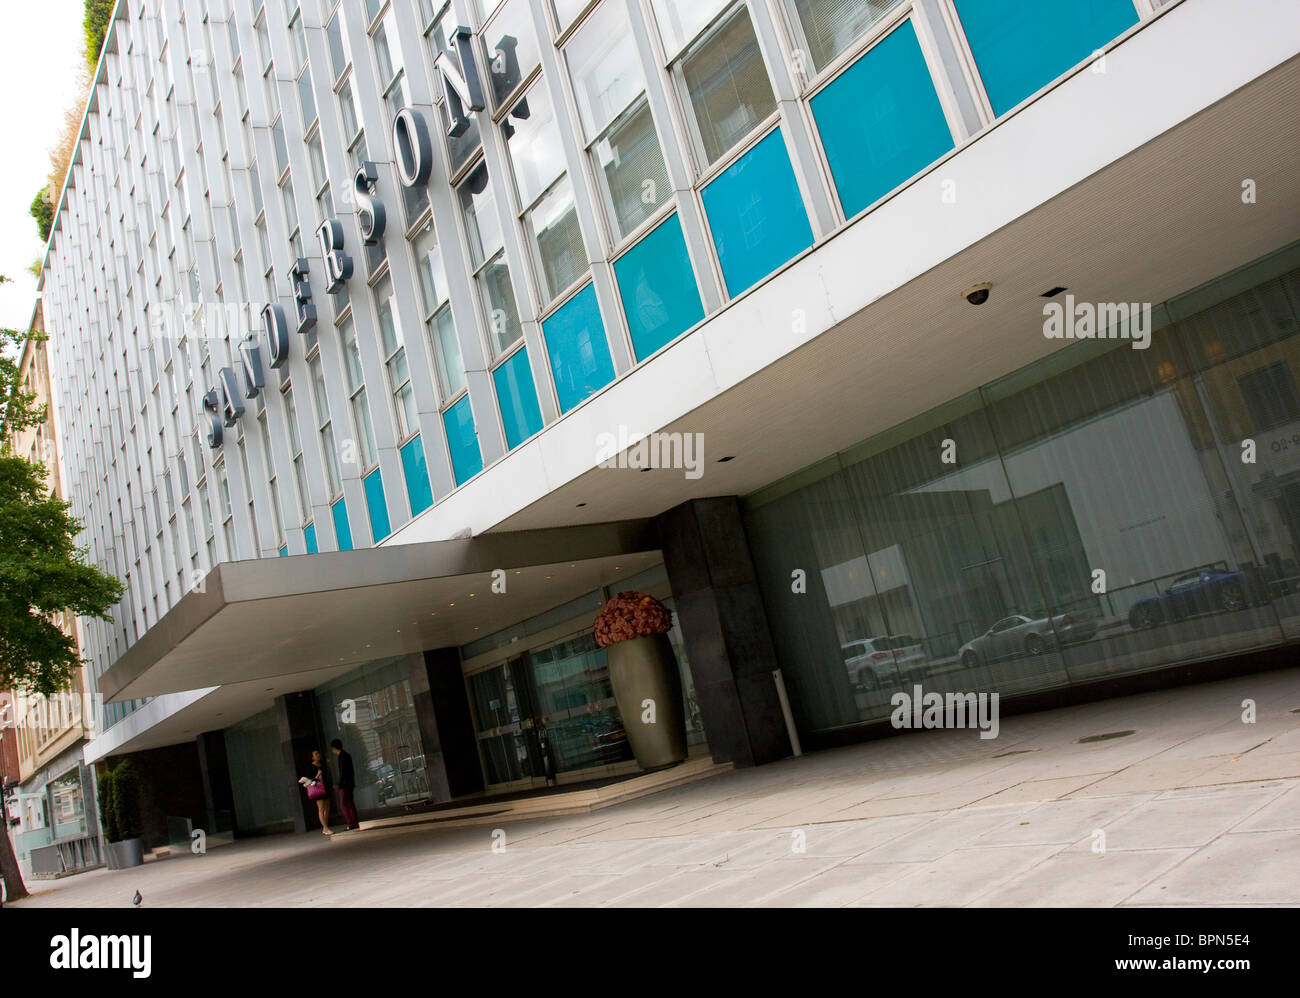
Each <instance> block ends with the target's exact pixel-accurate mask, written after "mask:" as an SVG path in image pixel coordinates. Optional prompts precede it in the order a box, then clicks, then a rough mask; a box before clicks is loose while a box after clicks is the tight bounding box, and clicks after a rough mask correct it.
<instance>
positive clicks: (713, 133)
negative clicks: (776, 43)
mask: <svg viewBox="0 0 1300 998" xmlns="http://www.w3.org/2000/svg"><path fill="white" fill-rule="evenodd" d="M677 75H678V79H679V80H680V83H681V86H682V88H683V89H684V91H685V93H686V97H687V100H686V105H687V108H688V110H689V112H690V114H689V117H690V120H691V123H692V125H693V128H694V135H695V140H696V142H697V144H698V150H699V152H701V153H702V155H703V160H702V161H703V162H704V163H706V164H710V165H711V164H713V163H715V162H717V161H718V160H719V159H720V158H721V157H722V156H723V154H724V153H726V152H727V151H728V150H729V149H731V148H732V147H733V146H735V145H736V144H737V143H739V142H740V141H741V140H742V139H743V138H745V136H747V135H748V134H749V133H750V132H752V131H753V130H754V129H755V128H756V127H757V126H758V125H759V124H761V123H762V122H763V121H764V120H765V119H766V118H767V117H768V116H769V115H770V114H771V113H772V112H773V111H775V110H776V98H775V96H774V95H773V93H772V84H771V83H770V82H769V80H768V78H767V69H766V67H765V66H764V65H763V56H762V53H761V52H760V51H759V48H758V39H757V38H756V37H755V36H754V26H753V24H751V23H750V20H749V12H748V11H747V10H746V9H745V7H744V5H741V6H738V7H737V8H736V10H735V11H734V12H733V13H731V14H730V15H728V16H727V17H726V19H724V20H723V21H722V22H721V23H720V24H719V25H718V26H717V27H716V28H714V29H713V30H712V31H710V32H709V33H708V35H706V36H705V37H703V38H701V39H700V40H699V41H698V42H696V43H695V45H694V46H692V47H691V49H690V50H689V51H688V52H687V53H686V55H685V56H684V57H683V58H682V61H681V64H680V66H679V67H678V70H677Z"/></svg>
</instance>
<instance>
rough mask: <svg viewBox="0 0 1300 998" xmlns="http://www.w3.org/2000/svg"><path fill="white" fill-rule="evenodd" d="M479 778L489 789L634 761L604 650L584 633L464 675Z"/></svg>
mask: <svg viewBox="0 0 1300 998" xmlns="http://www.w3.org/2000/svg"><path fill="white" fill-rule="evenodd" d="M468 685H469V696H470V702H471V703H472V704H473V708H474V718H475V725H476V727H477V731H478V741H479V749H480V754H481V756H482V759H483V775H484V781H485V782H486V783H487V785H488V786H489V787H490V788H492V789H494V790H500V789H507V788H510V789H513V788H521V789H527V788H529V787H533V786H545V785H546V783H547V771H548V767H549V769H550V775H551V776H552V777H567V778H569V779H572V778H575V777H580V776H587V775H590V776H598V775H602V774H606V773H609V772H610V768H609V767H612V766H618V765H625V764H627V763H629V762H630V761H631V760H632V758H633V756H632V750H631V748H630V747H629V745H628V742H627V735H626V733H625V732H624V730H623V719H622V717H621V716H620V714H619V711H618V707H617V706H616V705H615V703H614V691H613V689H612V687H611V686H610V683H609V669H608V667H607V666H606V664H605V652H604V650H603V649H601V648H599V647H597V645H596V641H595V638H594V637H593V636H592V635H591V634H590V633H587V634H581V635H579V636H577V637H574V638H570V639H568V640H566V641H561V642H559V643H557V644H553V645H549V646H547V647H545V648H540V649H536V650H534V651H531V652H527V653H525V654H523V655H520V656H519V657H517V658H512V659H510V660H509V661H508V662H504V663H502V664H501V665H497V666H493V667H492V668H490V669H487V670H485V671H483V672H478V673H475V674H474V675H472V676H469V677H468Z"/></svg>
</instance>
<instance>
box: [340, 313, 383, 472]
mask: <svg viewBox="0 0 1300 998" xmlns="http://www.w3.org/2000/svg"><path fill="white" fill-rule="evenodd" d="M339 342H340V343H341V344H342V347H343V371H344V374H345V375H346V377H347V389H348V398H349V399H350V400H351V406H352V424H353V426H355V427H356V432H357V440H356V445H357V448H356V453H357V460H358V462H359V463H360V466H361V469H362V470H363V471H367V470H369V469H370V468H373V467H374V466H375V465H376V464H377V463H378V461H379V456H378V455H379V452H378V448H376V446H375V427H374V424H373V423H372V422H371V421H370V404H369V402H368V401H367V399H366V379H365V376H364V374H363V372H362V369H361V351H360V349H359V348H358V346H357V334H356V330H355V329H354V328H353V326H352V318H351V316H349V317H348V318H347V319H344V320H343V322H342V323H340V324H339Z"/></svg>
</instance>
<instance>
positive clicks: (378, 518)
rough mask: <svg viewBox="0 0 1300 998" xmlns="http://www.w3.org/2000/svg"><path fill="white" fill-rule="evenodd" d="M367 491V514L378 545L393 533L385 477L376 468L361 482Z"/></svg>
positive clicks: (371, 533) (371, 532)
mask: <svg viewBox="0 0 1300 998" xmlns="http://www.w3.org/2000/svg"><path fill="white" fill-rule="evenodd" d="M361 484H362V485H363V486H365V490H366V512H367V513H368V514H369V515H370V536H371V537H373V538H374V539H375V543H376V544H378V543H379V542H380V541H382V540H383V539H384V538H385V537H387V536H388V535H389V534H391V533H392V532H393V528H392V526H391V525H390V524H389V522H388V502H387V500H385V499H384V476H383V475H381V474H380V473H379V469H378V468H376V469H375V470H374V471H372V472H371V473H370V474H368V475H367V476H366V477H365V478H364V479H363V480H362V482H361Z"/></svg>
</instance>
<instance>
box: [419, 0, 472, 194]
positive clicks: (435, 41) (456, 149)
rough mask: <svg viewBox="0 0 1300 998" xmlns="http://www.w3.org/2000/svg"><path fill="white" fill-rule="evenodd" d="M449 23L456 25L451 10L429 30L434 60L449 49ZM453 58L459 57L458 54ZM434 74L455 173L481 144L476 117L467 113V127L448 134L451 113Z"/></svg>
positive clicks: (435, 88) (436, 96)
mask: <svg viewBox="0 0 1300 998" xmlns="http://www.w3.org/2000/svg"><path fill="white" fill-rule="evenodd" d="M449 25H450V26H451V27H453V28H454V27H455V26H456V15H455V12H454V11H452V10H448V11H446V12H445V13H444V14H443V15H442V16H441V17H440V18H438V20H437V21H436V22H434V25H433V27H432V28H431V29H430V30H429V45H430V47H431V48H432V51H433V58H434V59H435V60H436V59H437V58H438V57H439V56H440V55H441V54H442V53H444V52H447V51H448V49H449V43H448V37H447V29H448V26H449ZM455 58H457V59H459V56H455ZM435 75H438V76H439V79H438V80H437V81H436V82H435V87H434V101H435V102H436V103H437V105H438V114H439V116H440V117H441V119H442V131H443V135H444V137H445V140H446V143H447V156H448V159H449V160H450V161H451V172H452V173H453V174H455V173H457V172H458V171H459V170H460V169H461V168H462V167H464V166H465V164H467V163H468V162H469V161H470V159H471V158H472V157H473V155H474V153H476V152H477V151H478V148H479V146H480V145H481V144H482V140H481V139H480V137H479V130H478V117H477V116H476V115H469V117H468V127H466V129H465V131H464V132H463V133H462V134H461V135H458V136H457V135H450V134H448V129H450V128H451V114H450V112H449V111H448V110H447V102H446V94H445V93H443V90H442V87H441V78H440V77H441V74H435Z"/></svg>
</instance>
